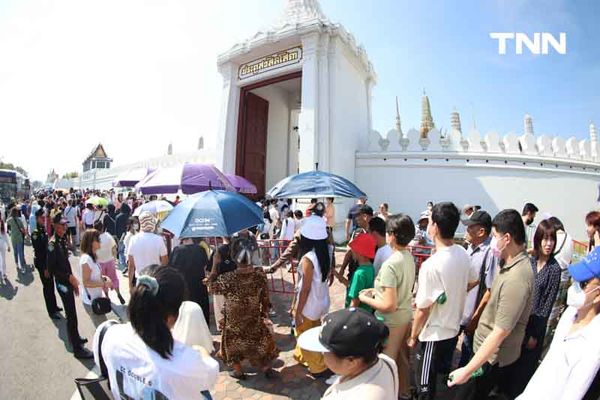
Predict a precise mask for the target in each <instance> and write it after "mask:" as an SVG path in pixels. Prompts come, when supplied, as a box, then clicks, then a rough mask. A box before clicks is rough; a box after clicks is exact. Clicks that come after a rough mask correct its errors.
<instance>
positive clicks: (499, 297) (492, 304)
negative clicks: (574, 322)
mask: <svg viewBox="0 0 600 400" xmlns="http://www.w3.org/2000/svg"><path fill="white" fill-rule="evenodd" d="M533 286H534V276H533V269H532V268H531V262H530V261H529V257H528V256H527V253H525V252H523V253H521V254H519V255H517V256H516V257H515V258H514V259H513V260H512V261H511V263H510V264H508V265H504V266H502V267H501V268H500V272H499V273H498V276H496V278H495V279H494V283H493V284H492V289H491V294H490V300H489V301H488V304H487V305H486V306H485V308H484V310H483V313H482V314H481V318H479V324H478V325H477V330H476V331H475V337H474V339H473V352H477V350H478V349H479V347H481V345H482V344H483V341H484V340H485V338H486V337H488V335H489V334H490V333H491V332H492V330H493V329H494V327H496V326H497V327H499V328H502V329H504V330H506V331H509V332H510V334H509V335H508V336H507V337H506V339H504V340H503V341H502V344H501V345H500V348H499V349H498V350H496V353H494V354H493V355H492V357H491V359H489V360H488V362H489V363H490V364H492V365H493V364H496V363H499V364H500V367H504V366H505V365H510V364H512V363H514V362H515V361H517V359H518V358H519V355H520V354H521V344H522V343H523V337H524V336H525V328H526V327H527V323H528V321H529V316H530V314H531V307H532V301H533V291H534V289H533Z"/></svg>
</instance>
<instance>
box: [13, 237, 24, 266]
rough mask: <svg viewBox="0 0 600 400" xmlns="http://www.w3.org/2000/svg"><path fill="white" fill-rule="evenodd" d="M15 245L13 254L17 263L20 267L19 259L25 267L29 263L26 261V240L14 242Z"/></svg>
mask: <svg viewBox="0 0 600 400" xmlns="http://www.w3.org/2000/svg"><path fill="white" fill-rule="evenodd" d="M12 246H13V256H14V257H15V265H16V266H17V268H19V261H20V264H21V268H25V267H26V266H27V264H26V263H25V242H23V241H21V242H20V243H15V242H12Z"/></svg>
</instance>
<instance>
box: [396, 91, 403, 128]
mask: <svg viewBox="0 0 600 400" xmlns="http://www.w3.org/2000/svg"><path fill="white" fill-rule="evenodd" d="M396 131H398V134H399V135H400V137H402V136H403V133H402V124H401V123H400V107H399V106H398V96H396Z"/></svg>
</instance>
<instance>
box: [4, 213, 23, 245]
mask: <svg viewBox="0 0 600 400" xmlns="http://www.w3.org/2000/svg"><path fill="white" fill-rule="evenodd" d="M6 225H8V226H9V227H10V240H11V241H12V242H13V243H15V244H19V243H22V242H23V233H22V232H21V229H23V223H22V222H21V219H20V218H18V217H17V218H16V219H15V218H13V217H10V218H8V219H7V220H6Z"/></svg>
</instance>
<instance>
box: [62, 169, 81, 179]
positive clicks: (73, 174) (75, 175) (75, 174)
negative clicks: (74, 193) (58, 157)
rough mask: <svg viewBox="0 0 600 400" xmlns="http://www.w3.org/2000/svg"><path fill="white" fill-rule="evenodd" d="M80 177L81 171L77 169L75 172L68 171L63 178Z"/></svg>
mask: <svg viewBox="0 0 600 400" xmlns="http://www.w3.org/2000/svg"><path fill="white" fill-rule="evenodd" d="M78 177H79V173H78V172H76V171H73V172H67V173H66V174H64V175H63V176H62V178H61V179H73V178H78Z"/></svg>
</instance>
